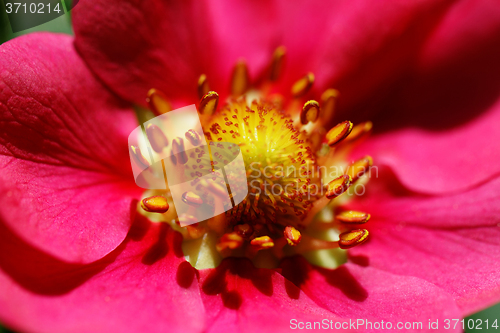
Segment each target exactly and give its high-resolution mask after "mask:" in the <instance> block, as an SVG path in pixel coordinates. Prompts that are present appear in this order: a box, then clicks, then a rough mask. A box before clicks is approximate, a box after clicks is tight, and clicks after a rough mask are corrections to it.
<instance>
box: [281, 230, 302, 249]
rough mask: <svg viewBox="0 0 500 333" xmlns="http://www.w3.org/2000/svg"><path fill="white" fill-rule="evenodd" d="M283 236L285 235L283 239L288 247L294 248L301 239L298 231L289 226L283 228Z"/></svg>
mask: <svg viewBox="0 0 500 333" xmlns="http://www.w3.org/2000/svg"><path fill="white" fill-rule="evenodd" d="M283 234H284V235H285V238H286V241H287V243H288V245H291V246H295V245H297V244H299V242H300V239H301V238H302V235H301V234H300V231H298V230H297V229H295V228H294V227H292V226H290V225H289V226H287V227H286V228H285V231H284V232H283Z"/></svg>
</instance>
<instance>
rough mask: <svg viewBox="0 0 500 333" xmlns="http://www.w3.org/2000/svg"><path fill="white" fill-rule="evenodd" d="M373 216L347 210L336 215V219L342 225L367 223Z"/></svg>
mask: <svg viewBox="0 0 500 333" xmlns="http://www.w3.org/2000/svg"><path fill="white" fill-rule="evenodd" d="M370 217H371V215H370V214H368V213H364V212H358V211H355V210H347V211H345V212H341V213H339V214H337V215H335V218H336V219H337V220H338V221H340V222H342V223H366V222H368V220H369V219H370Z"/></svg>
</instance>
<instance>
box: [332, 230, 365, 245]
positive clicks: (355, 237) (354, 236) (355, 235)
mask: <svg viewBox="0 0 500 333" xmlns="http://www.w3.org/2000/svg"><path fill="white" fill-rule="evenodd" d="M367 239H368V230H366V229H356V230H351V231H347V232H344V233H341V234H340V235H339V247H340V248H341V249H349V248H351V247H354V246H356V245H359V244H362V243H364V242H366V240H367Z"/></svg>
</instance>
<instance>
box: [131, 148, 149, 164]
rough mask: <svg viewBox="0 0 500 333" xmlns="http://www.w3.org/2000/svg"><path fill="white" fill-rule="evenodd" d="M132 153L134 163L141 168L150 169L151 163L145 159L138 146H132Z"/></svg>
mask: <svg viewBox="0 0 500 333" xmlns="http://www.w3.org/2000/svg"><path fill="white" fill-rule="evenodd" d="M130 152H131V154H132V156H133V157H134V161H135V162H136V163H137V164H138V165H139V166H141V167H143V168H144V169H145V168H148V167H149V162H148V160H146V159H145V158H144V156H143V155H142V153H141V149H140V148H139V147H136V146H130Z"/></svg>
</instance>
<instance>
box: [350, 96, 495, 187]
mask: <svg viewBox="0 0 500 333" xmlns="http://www.w3.org/2000/svg"><path fill="white" fill-rule="evenodd" d="M499 141H500V100H499V101H498V102H497V103H496V104H495V105H494V106H493V107H491V108H490V109H489V110H488V112H485V113H484V114H482V115H480V116H479V117H477V118H476V119H474V120H471V121H469V122H468V123H465V124H464V125H462V126H460V127H457V128H453V129H449V130H446V131H439V132H431V131H425V130H421V129H416V128H407V129H402V130H398V131H391V132H387V133H385V134H380V135H374V136H373V137H371V138H369V139H368V140H366V141H365V143H364V144H363V145H361V146H360V147H358V149H357V150H356V151H355V152H354V153H353V156H354V157H356V156H364V155H367V154H368V155H371V156H372V157H373V159H374V162H375V164H376V165H378V166H382V165H387V166H389V167H391V169H393V170H394V172H395V173H396V175H397V177H398V178H399V180H400V181H401V182H402V183H403V184H404V185H405V186H406V187H408V188H410V189H412V190H414V191H418V192H423V193H450V192H456V191H462V190H465V189H468V188H471V187H473V186H475V185H478V184H480V183H482V182H484V181H486V180H487V179H489V178H490V177H492V176H493V175H497V174H500V164H499V163H496V162H495V161H498V160H500V149H499V144H498V142H499Z"/></svg>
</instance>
